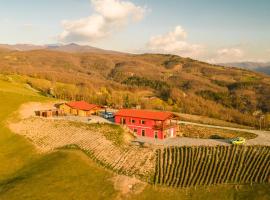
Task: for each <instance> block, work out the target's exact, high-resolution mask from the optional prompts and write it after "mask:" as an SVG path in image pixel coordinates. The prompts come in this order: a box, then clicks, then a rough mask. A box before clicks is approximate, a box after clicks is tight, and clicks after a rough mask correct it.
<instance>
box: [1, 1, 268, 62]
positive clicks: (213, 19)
mask: <svg viewBox="0 0 270 200" xmlns="http://www.w3.org/2000/svg"><path fill="white" fill-rule="evenodd" d="M269 10H270V1H269V0H256V1H255V0H169V1H164V0H92V1H91V0H24V1H22V0H0V24H1V26H0V43H11V44H14V43H33V44H48V43H69V42H76V43H81V44H88V45H92V46H97V47H101V48H106V49H113V50H119V51H129V52H161V53H174V54H178V55H181V56H185V57H187V56H189V57H194V58H197V59H201V60H206V61H209V62H223V61H224V62H229V61H243V60H250V61H269V60H270V25H269V19H270V12H269ZM108 13H109V14H108ZM64 20H65V22H63V21H64ZM177 27H178V28H177Z"/></svg>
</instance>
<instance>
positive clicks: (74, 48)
mask: <svg viewBox="0 0 270 200" xmlns="http://www.w3.org/2000/svg"><path fill="white" fill-rule="evenodd" d="M0 50H10V51H33V50H52V51H61V52H67V53H102V54H106V53H107V54H119V53H121V52H117V51H111V50H104V49H100V48H96V47H92V46H87V45H78V44H75V43H71V44H67V45H63V44H48V45H32V44H15V45H10V44H0Z"/></svg>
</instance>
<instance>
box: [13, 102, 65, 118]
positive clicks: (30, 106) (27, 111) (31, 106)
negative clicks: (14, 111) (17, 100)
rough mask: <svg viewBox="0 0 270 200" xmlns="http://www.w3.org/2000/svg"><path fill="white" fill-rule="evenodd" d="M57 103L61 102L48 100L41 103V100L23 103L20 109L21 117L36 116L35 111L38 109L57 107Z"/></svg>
mask: <svg viewBox="0 0 270 200" xmlns="http://www.w3.org/2000/svg"><path fill="white" fill-rule="evenodd" d="M56 103H60V102H56V101H55V102H46V103H40V102H29V103H26V104H23V105H22V106H21V107H20V109H19V111H18V114H19V117H20V119H26V118H29V117H32V116H35V111H37V110H47V109H52V108H55V107H54V105H55V104H56Z"/></svg>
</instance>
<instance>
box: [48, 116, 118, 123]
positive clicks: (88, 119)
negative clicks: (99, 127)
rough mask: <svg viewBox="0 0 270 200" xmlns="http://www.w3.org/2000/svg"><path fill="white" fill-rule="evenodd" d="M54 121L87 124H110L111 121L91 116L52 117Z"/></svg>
mask: <svg viewBox="0 0 270 200" xmlns="http://www.w3.org/2000/svg"><path fill="white" fill-rule="evenodd" d="M53 119H56V120H66V121H74V122H83V123H88V124H93V123H109V124H111V123H112V121H113V120H108V119H105V118H103V117H100V116H96V115H92V116H90V117H79V116H58V117H53Z"/></svg>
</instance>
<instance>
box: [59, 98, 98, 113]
mask: <svg viewBox="0 0 270 200" xmlns="http://www.w3.org/2000/svg"><path fill="white" fill-rule="evenodd" d="M59 109H60V110H61V111H63V112H64V113H65V114H66V115H75V116H83V117H87V116H90V115H94V114H97V112H98V111H99V110H101V106H99V105H96V104H89V103H87V102H85V101H72V102H67V103H63V104H61V105H59Z"/></svg>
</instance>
